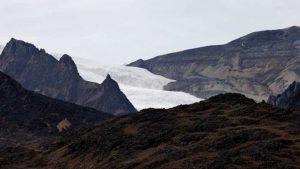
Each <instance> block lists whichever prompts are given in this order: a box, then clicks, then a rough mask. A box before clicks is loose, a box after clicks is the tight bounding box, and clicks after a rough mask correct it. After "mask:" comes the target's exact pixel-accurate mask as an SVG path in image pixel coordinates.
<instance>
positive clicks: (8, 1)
mask: <svg viewBox="0 0 300 169" xmlns="http://www.w3.org/2000/svg"><path fill="white" fill-rule="evenodd" d="M293 25H298V26H299V25H300V1H299V0H0V30H1V31H0V44H3V45H5V44H6V43H7V41H8V40H9V39H10V38H11V37H15V38H17V39H22V40H24V41H27V42H31V43H34V44H35V45H36V46H37V47H39V48H44V49H46V51H47V52H48V53H67V54H69V55H71V56H77V57H83V58H90V59H96V60H98V61H100V62H102V63H103V64H124V63H129V62H131V61H134V60H136V59H138V58H143V59H147V58H151V57H154V56H157V55H160V54H165V53H168V52H175V51H180V50H184V49H189V48H194V47H200V46H206V45H211V44H222V43H226V42H228V41H231V40H233V39H235V38H237V37H239V36H242V35H245V34H248V33H250V32H253V31H258V30H265V29H278V28H285V27H290V26H293Z"/></svg>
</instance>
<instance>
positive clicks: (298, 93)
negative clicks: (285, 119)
mask: <svg viewBox="0 0 300 169" xmlns="http://www.w3.org/2000/svg"><path fill="white" fill-rule="evenodd" d="M268 103H269V104H272V105H275V106H278V107H281V108H284V109H292V110H300V83H299V82H293V83H292V84H291V85H290V86H289V87H288V88H287V89H286V90H285V91H284V92H282V93H281V94H278V95H272V96H270V97H269V99H268Z"/></svg>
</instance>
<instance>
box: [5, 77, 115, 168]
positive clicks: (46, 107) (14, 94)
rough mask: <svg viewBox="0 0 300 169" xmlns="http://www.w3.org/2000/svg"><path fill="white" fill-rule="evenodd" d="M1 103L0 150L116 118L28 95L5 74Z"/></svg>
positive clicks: (93, 110) (34, 94)
mask: <svg viewBox="0 0 300 169" xmlns="http://www.w3.org/2000/svg"><path fill="white" fill-rule="evenodd" d="M0 103H1V104H0V147H1V145H3V144H4V145H6V146H7V145H9V144H13V143H15V144H22V143H25V142H29V141H33V142H39V141H40V140H41V138H43V137H46V138H47V137H49V136H57V135H58V134H59V133H61V132H65V131H69V130H73V129H78V128H81V127H89V126H92V125H95V124H97V123H100V122H102V121H104V120H106V119H108V118H111V117H113V116H112V115H110V114H108V113H104V112H101V111H97V110H95V109H92V108H87V107H82V106H79V105H76V104H72V103H68V102H64V101H61V100H57V99H53V98H50V97H46V96H43V95H40V94H37V93H35V92H32V91H28V90H26V89H24V88H23V87H22V86H21V85H20V84H19V83H18V82H16V81H15V80H13V79H12V78H10V77H9V76H7V75H5V74H3V73H2V72H0ZM57 126H59V127H57ZM42 141H45V140H42ZM0 166H1V165H0ZM0 168H1V167H0Z"/></svg>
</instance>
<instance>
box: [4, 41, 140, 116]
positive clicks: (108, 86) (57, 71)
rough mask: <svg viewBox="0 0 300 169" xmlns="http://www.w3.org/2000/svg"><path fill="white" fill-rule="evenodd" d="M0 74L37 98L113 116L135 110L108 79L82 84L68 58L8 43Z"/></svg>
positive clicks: (72, 62)
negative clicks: (45, 97) (37, 94)
mask: <svg viewBox="0 0 300 169" xmlns="http://www.w3.org/2000/svg"><path fill="white" fill-rule="evenodd" d="M0 71H2V72H4V73H6V74H8V75H9V76H11V77H12V78H14V79H15V80H17V81H18V82H20V83H21V84H22V85H23V86H24V87H25V88H26V89H28V90H33V91H35V92H38V93H40V94H43V95H46V96H49V97H52V98H56V99H60V100H64V101H68V102H72V103H76V104H79V105H83V106H88V107H91V108H95V109H97V110H101V111H104V112H108V113H112V114H126V113H132V112H135V111H136V110H135V108H134V107H133V105H132V104H131V103H130V102H129V100H128V99H127V98H126V96H125V95H124V94H123V93H122V91H121V90H120V88H119V86H118V84H117V83H116V82H115V81H114V80H112V79H111V78H110V77H109V78H108V79H107V80H106V81H105V82H104V83H103V84H101V85H100V84H97V83H92V82H87V81H85V80H83V79H82V78H81V77H80V75H79V73H78V71H77V67H76V65H75V63H74V61H73V60H72V58H71V57H70V56H68V55H63V56H62V57H61V58H60V60H59V61H57V60H56V59H55V58H54V57H53V56H51V55H49V54H47V53H46V52H45V50H43V49H41V50H39V49H37V48H36V47H35V46H34V45H32V44H29V43H26V42H23V41H19V40H16V39H11V41H10V42H9V43H8V44H7V45H6V46H5V48H4V50H3V52H2V54H1V55H0Z"/></svg>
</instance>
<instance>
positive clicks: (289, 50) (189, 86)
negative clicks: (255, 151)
mask: <svg viewBox="0 0 300 169" xmlns="http://www.w3.org/2000/svg"><path fill="white" fill-rule="evenodd" d="M299 55H300V28H299V27H290V28H287V29H281V30H270V31H262V32H255V33H251V34H249V35H246V36H244V37H242V38H239V39H236V40H234V41H232V42H230V43H228V44H225V45H219V46H208V47H202V48H197V49H190V50H186V51H182V52H176V53H171V54H167V55H162V56H158V57H155V58H153V59H149V60H138V61H136V62H133V63H131V64H129V66H136V67H142V68H146V69H148V70H149V71H151V72H153V73H155V74H159V75H162V76H165V77H168V78H171V79H175V80H177V81H176V82H172V83H169V84H168V85H167V86H165V89H166V90H176V91H177V90H179V91H185V92H188V93H191V94H193V95H195V96H198V97H200V98H207V97H210V96H212V95H216V94H219V93H224V92H239V93H243V94H245V95H246V96H249V97H251V98H254V99H256V100H262V99H267V98H268V96H269V95H270V94H274V93H280V92H282V91H283V90H284V89H285V88H286V87H287V86H288V85H289V84H290V83H292V82H293V81H298V80H299V79H300V78H299V77H300V69H299V65H300V57H299Z"/></svg>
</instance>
